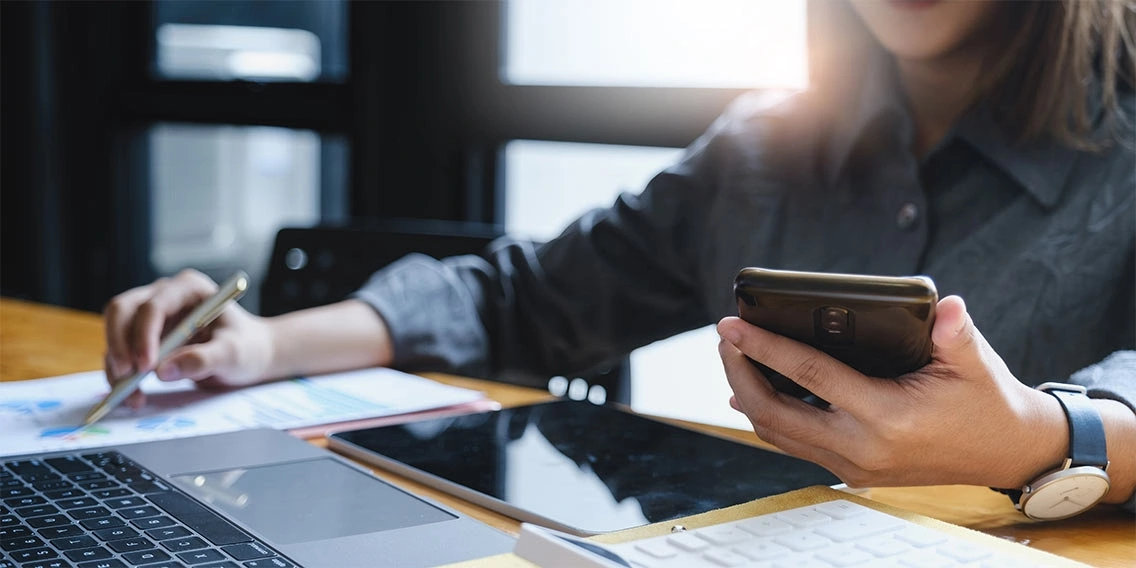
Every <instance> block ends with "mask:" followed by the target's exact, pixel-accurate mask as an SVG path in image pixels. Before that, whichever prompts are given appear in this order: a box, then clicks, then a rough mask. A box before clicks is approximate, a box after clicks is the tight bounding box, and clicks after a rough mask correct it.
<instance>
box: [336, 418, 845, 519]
mask: <svg viewBox="0 0 1136 568" xmlns="http://www.w3.org/2000/svg"><path fill="white" fill-rule="evenodd" d="M332 448H338V449H346V450H348V453H350V454H352V455H354V456H356V457H360V458H362V459H364V460H367V461H370V462H372V463H375V464H376V465H379V466H381V467H382V466H391V465H395V466H397V465H398V464H403V465H405V466H409V467H410V468H413V469H414V470H416V471H418V472H424V473H425V474H427V475H426V476H417V475H415V476H414V477H415V478H417V479H420V480H424V481H426V482H427V483H431V484H432V485H435V486H436V487H440V488H441V489H443V490H448V491H451V492H453V491H454V490H455V489H463V490H464V493H463V496H465V497H469V494H468V492H469V491H473V492H476V493H477V494H480V495H481V496H484V497H487V498H488V499H482V500H479V502H481V503H482V504H485V505H487V506H489V507H494V505H495V504H496V505H500V506H499V507H496V508H498V510H501V511H503V512H505V513H506V514H511V515H513V516H516V517H518V518H520V520H530V521H535V522H544V523H545V524H548V525H553V526H554V527H556V528H560V529H562V530H570V531H572V532H575V533H577V534H595V533H602V532H608V531H614V530H621V529H625V528H630V527H634V526H639V525H643V524H647V523H654V522H659V521H666V520H670V519H675V518H678V517H684V516H688V515H694V514H697V513H702V512H705V511H709V510H711V509H717V508H720V507H727V506H730V505H736V504H739V503H744V502H746V501H750V500H753V499H757V498H760V497H766V496H769V495H775V494H779V493H784V492H786V491H791V490H794V489H800V488H802V487H808V486H810V485H833V484H836V483H840V480H839V479H838V478H836V476H834V475H833V474H832V473H830V472H828V471H827V470H825V469H824V468H821V467H820V466H817V465H815V464H812V463H810V462H807V461H804V460H800V459H797V458H793V457H790V456H786V455H783V454H779V453H776V452H771V451H767V450H763V449H760V448H756V447H753V446H749V445H745V444H742V443H738V442H733V441H729V440H726V439H722V438H717V437H714V436H711V435H707V434H701V433H698V432H694V431H691V430H687V429H684V428H680V427H677V426H672V425H670V424H667V423H664V422H660V421H657V420H652V419H649V418H645V417H642V416H638V415H635V414H632V413H630V412H625V411H622V410H619V409H617V408H616V407H610V406H596V405H593V404H590V403H586V402H575V401H570V400H559V401H555V402H549V403H543V404H536V405H531V406H523V407H517V408H507V409H504V410H499V411H492V412H485V413H479V414H472V415H466V416H458V417H449V418H440V419H432V420H425V421H420V422H411V423H407V424H401V425H394V426H382V427H378V428H370V429H364V430H357V431H351V432H340V433H337V434H334V435H333V436H332ZM392 462H395V463H393V464H392ZM396 469H398V468H397V467H396ZM403 473H406V472H405V471H403ZM438 480H445V481H447V482H449V484H446V483H441V484H439V483H436V482H437V481H438ZM432 481H433V482H434V483H432ZM450 484H452V485H456V486H457V487H453V486H451V485H450Z"/></svg>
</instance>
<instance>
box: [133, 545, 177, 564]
mask: <svg viewBox="0 0 1136 568" xmlns="http://www.w3.org/2000/svg"><path fill="white" fill-rule="evenodd" d="M122 558H123V559H125V560H126V561H127V562H129V563H131V564H132V565H134V566H138V565H139V564H150V563H153V562H161V561H164V560H169V559H170V558H172V557H171V556H170V555H169V554H166V551H164V550H161V549H158V548H155V549H154V550H142V551H139V552H127V553H126V554H123V555H122Z"/></svg>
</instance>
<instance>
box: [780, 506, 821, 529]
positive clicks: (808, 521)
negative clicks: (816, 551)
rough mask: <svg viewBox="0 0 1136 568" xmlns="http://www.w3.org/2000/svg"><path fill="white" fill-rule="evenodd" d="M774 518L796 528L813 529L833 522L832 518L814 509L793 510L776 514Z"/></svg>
mask: <svg viewBox="0 0 1136 568" xmlns="http://www.w3.org/2000/svg"><path fill="white" fill-rule="evenodd" d="M773 516H774V517H776V518H777V519H779V520H782V521H785V522H786V523H789V524H790V525H793V526H795V527H811V526H815V525H820V524H824V523H827V522H829V521H831V520H832V517H830V516H828V515H826V514H824V513H821V512H820V511H815V510H813V509H792V510H789V511H782V512H780V513H776V514H774V515H773Z"/></svg>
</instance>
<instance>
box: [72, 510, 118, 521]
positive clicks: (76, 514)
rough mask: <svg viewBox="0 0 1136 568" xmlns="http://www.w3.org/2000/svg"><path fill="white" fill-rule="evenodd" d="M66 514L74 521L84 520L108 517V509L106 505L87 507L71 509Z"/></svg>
mask: <svg viewBox="0 0 1136 568" xmlns="http://www.w3.org/2000/svg"><path fill="white" fill-rule="evenodd" d="M67 514H68V515H71V518H73V519H75V520H76V521H85V520H88V519H98V518H101V517H109V516H110V510H108V509H107V508H106V507H87V508H85V509H71V510H69V511H67Z"/></svg>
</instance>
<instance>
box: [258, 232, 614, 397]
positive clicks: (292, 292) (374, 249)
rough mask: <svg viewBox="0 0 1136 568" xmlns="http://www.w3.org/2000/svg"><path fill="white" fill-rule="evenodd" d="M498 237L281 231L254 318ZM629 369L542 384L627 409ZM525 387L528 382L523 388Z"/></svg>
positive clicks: (325, 299) (320, 301)
mask: <svg viewBox="0 0 1136 568" xmlns="http://www.w3.org/2000/svg"><path fill="white" fill-rule="evenodd" d="M499 236H501V230H500V229H499V228H498V227H495V226H492V225H484V224H477V223H456V222H446V221H428V220H422V221H419V220H392V221H384V222H382V223H377V224H371V225H366V226H334V227H326V226H325V227H312V228H296V227H286V228H283V229H280V230H279V231H278V232H277V233H276V241H275V244H274V245H273V248H272V257H271V259H270V261H269V265H268V271H267V273H266V275H265V278H264V282H263V283H262V284H261V288H260V313H261V315H265V316H274V315H279V314H282V313H286V312H291V311H295V310H300V309H304V308H311V307H315V306H321V305H324V304H330V303H332V302H337V301H340V300H342V299H344V298H345V297H347V296H348V295H349V294H350V293H351V292H354V291H355V290H357V289H359V287H360V286H362V285H363V283H365V282H366V281H367V279H368V278H369V277H370V276H371V274H373V273H374V272H375V271H376V270H378V269H380V268H382V267H384V266H386V265H387V264H390V263H391V262H394V261H396V260H398V259H400V258H402V257H403V256H405V255H407V254H410V253H412V252H417V253H422V254H426V255H429V256H432V257H434V258H443V257H447V256H455V255H460V254H482V253H483V251H484V250H485V248H486V246H487V245H488V244H489V243H490V242H492V241H493V239H495V238H497V237H499ZM629 365H630V361H629V359H628V358H626V357H625V358H623V359H622V360H620V361H617V362H615V363H613V364H610V365H604V366H603V367H601V368H597V369H595V370H593V371H589V372H588V373H585V374H583V375H582V376H580V377H570V378H560V377H556V378H554V379H552V380H550V381H549V388H550V390H551V391H552V392H553V393H554V394H558V395H565V396H569V397H570V398H576V399H583V398H587V399H589V400H592V401H593V402H599V401H600V400H607V401H611V402H619V403H623V404H630V402H631V375H630V372H629ZM525 382H526V384H527V382H528V381H525Z"/></svg>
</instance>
